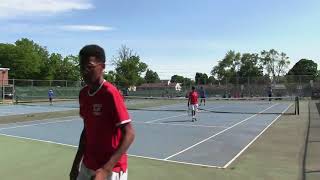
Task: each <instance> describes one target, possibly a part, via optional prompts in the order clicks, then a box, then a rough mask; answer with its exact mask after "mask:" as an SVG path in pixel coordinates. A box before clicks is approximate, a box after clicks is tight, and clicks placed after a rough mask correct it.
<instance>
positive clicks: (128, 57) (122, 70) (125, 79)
mask: <svg viewBox="0 0 320 180" xmlns="http://www.w3.org/2000/svg"><path fill="white" fill-rule="evenodd" d="M118 53H119V55H118V57H117V58H116V60H115V62H114V64H115V65H116V69H115V70H116V83H117V84H118V85H119V86H121V87H125V88H128V87H130V86H133V85H139V84H141V83H143V82H144V80H143V78H142V77H141V74H142V73H143V72H145V71H146V70H147V67H148V66H147V64H145V63H143V62H140V57H139V56H137V55H133V53H132V50H130V49H129V48H127V47H125V46H122V47H121V49H120V50H119V52H118Z"/></svg>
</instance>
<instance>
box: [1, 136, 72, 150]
mask: <svg viewBox="0 0 320 180" xmlns="http://www.w3.org/2000/svg"><path fill="white" fill-rule="evenodd" d="M0 135H1V136H7V137H13V138H18V139H26V140H31V141H38V142H44V143H49V144H58V145H62V146H69V147H78V146H74V145H70V144H63V143H58V142H54V141H45V140H41V139H34V138H28V137H23V136H14V135H9V134H4V133H0Z"/></svg>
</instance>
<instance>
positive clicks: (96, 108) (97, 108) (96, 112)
mask: <svg viewBox="0 0 320 180" xmlns="http://www.w3.org/2000/svg"><path fill="white" fill-rule="evenodd" d="M92 107H93V115H95V116H100V115H101V114H102V104H93V106H92Z"/></svg>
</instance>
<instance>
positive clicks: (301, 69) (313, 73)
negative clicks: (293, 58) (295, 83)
mask: <svg viewBox="0 0 320 180" xmlns="http://www.w3.org/2000/svg"><path fill="white" fill-rule="evenodd" d="M317 69H318V65H317V63H315V62H314V61H312V60H309V59H301V60H300V61H298V62H297V63H296V64H295V65H294V66H293V67H292V68H291V69H290V70H289V72H288V74H287V76H288V77H290V76H291V75H304V76H305V75H307V76H308V77H310V78H309V79H307V80H311V79H312V80H314V79H315V78H316V77H317V76H318V70H317ZM294 78H295V80H298V78H300V79H299V80H301V77H297V76H296V77H294ZM290 79H292V78H290ZM304 79H305V78H304ZM305 80H306V79H305Z"/></svg>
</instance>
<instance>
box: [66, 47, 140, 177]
mask: <svg viewBox="0 0 320 180" xmlns="http://www.w3.org/2000/svg"><path fill="white" fill-rule="evenodd" d="M79 58H80V72H81V76H82V77H83V79H84V81H85V83H86V84H87V86H85V87H84V88H83V89H82V90H81V91H80V94H79V103H80V116H81V117H82V118H83V122H84V128H83V131H82V133H81V136H80V142H79V147H78V151H77V154H76V156H75V159H74V162H73V165H72V168H71V172H70V179H71V180H91V179H95V180H114V179H119V180H126V179H127V172H128V171H127V154H126V151H127V150H128V148H129V146H130V145H131V143H132V142H133V140H134V130H133V127H132V125H131V123H130V122H131V119H130V118H129V114H128V111H127V108H126V106H125V104H124V102H123V99H122V97H121V95H120V93H119V91H118V90H117V88H116V87H114V86H113V85H112V84H111V83H109V82H107V81H105V80H104V79H103V71H104V68H105V53H104V50H103V49H102V48H101V47H99V46H97V45H87V46H85V47H83V48H82V49H81V50H80V53H79ZM80 162H82V163H81V164H80ZM79 169H80V171H79Z"/></svg>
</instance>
